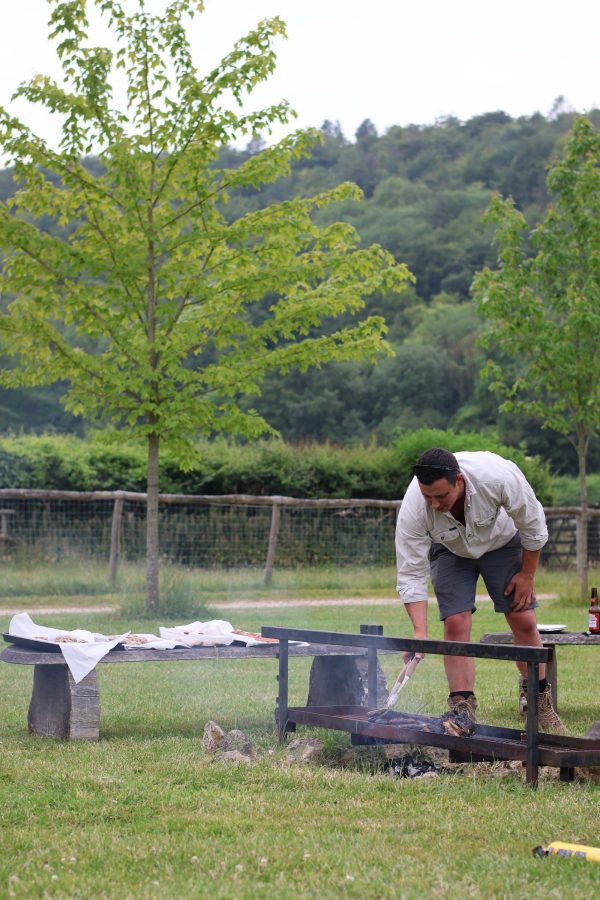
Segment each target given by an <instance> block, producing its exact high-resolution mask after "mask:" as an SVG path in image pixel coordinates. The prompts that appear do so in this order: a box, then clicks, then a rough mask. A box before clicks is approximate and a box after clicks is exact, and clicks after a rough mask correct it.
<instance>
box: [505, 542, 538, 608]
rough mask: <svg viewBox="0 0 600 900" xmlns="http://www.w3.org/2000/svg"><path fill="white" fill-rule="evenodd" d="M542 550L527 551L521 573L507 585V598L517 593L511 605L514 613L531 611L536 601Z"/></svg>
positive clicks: (524, 553)
mask: <svg viewBox="0 0 600 900" xmlns="http://www.w3.org/2000/svg"><path fill="white" fill-rule="evenodd" d="M540 553H541V550H525V548H523V562H522V565H521V571H520V572H517V574H516V575H514V576H513V577H512V578H511V580H510V581H509V582H508V584H507V585H506V590H505V591H504V594H505V596H508V595H509V594H512V592H513V591H514V592H515V599H514V600H513V602H512V603H511V604H510V606H511V609H512V610H513V612H521V611H522V610H524V609H529V607H530V606H531V605H532V603H533V601H534V600H535V573H536V570H537V565H538V561H539V558H540Z"/></svg>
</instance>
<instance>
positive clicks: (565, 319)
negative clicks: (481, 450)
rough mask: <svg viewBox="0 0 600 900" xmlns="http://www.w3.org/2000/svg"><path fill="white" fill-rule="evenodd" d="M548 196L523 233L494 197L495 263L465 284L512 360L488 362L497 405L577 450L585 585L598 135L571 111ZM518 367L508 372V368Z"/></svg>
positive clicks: (491, 341) (595, 368)
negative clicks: (533, 420) (539, 216)
mask: <svg viewBox="0 0 600 900" xmlns="http://www.w3.org/2000/svg"><path fill="white" fill-rule="evenodd" d="M547 183H548V189H549V191H550V193H551V195H552V196H553V198H554V199H553V203H552V205H551V206H550V208H549V210H548V213H547V215H546V216H545V218H544V219H543V221H542V222H541V223H540V224H539V225H537V226H536V228H535V229H534V230H533V231H532V232H531V235H530V245H531V246H530V245H529V243H528V242H527V241H525V240H524V239H523V232H525V231H526V230H527V223H526V221H525V219H524V217H523V215H522V214H521V213H520V212H519V211H518V210H517V209H516V208H515V206H514V203H513V202H512V200H510V199H509V200H503V199H501V198H500V197H496V198H495V199H494V200H493V201H492V204H491V206H490V208H489V210H488V212H487V214H486V216H487V219H488V220H489V221H491V222H493V223H495V225H496V229H497V243H498V254H499V267H498V268H497V269H496V270H494V271H492V270H490V269H487V268H486V269H483V271H481V272H480V273H479V274H478V275H477V276H476V277H475V280H474V283H473V293H474V296H475V298H476V299H477V301H478V304H479V310H480V312H481V314H482V315H483V317H484V318H485V319H486V320H487V322H488V329H487V331H486V332H485V334H484V338H483V341H484V345H485V346H486V347H487V348H494V349H497V350H499V351H500V353H501V354H502V355H504V356H505V358H508V359H509V360H514V361H515V362H516V363H517V365H515V366H514V367H511V368H510V370H509V367H508V366H505V367H504V368H503V367H502V366H501V365H499V364H498V363H493V362H491V363H489V364H488V366H487V368H486V370H484V371H486V372H487V374H488V375H489V374H491V375H492V377H493V385H492V387H493V388H494V389H495V390H497V391H498V392H499V393H500V394H501V395H503V396H504V397H505V400H504V402H503V404H502V406H501V407H500V408H501V409H502V410H508V411H514V412H517V413H519V412H523V413H526V414H529V415H533V416H535V417H537V418H539V419H541V420H542V422H543V423H544V427H547V428H551V429H553V430H554V431H557V432H559V433H561V434H564V435H566V436H567V437H568V438H569V439H570V441H571V443H572V444H573V445H574V447H575V449H576V451H577V458H578V462H579V490H580V503H581V519H580V525H581V533H580V542H579V556H578V563H579V576H580V581H581V592H582V598H585V597H586V596H587V593H588V585H587V562H588V545H587V525H588V500H587V485H586V457H587V451H588V446H589V443H590V440H591V439H592V437H593V436H594V435H595V434H597V433H598V429H599V428H600V352H599V339H600V134H598V132H597V131H596V130H595V129H594V127H593V126H592V124H591V123H590V122H589V121H588V120H587V119H586V118H585V117H581V118H578V119H577V120H576V122H575V124H574V127H573V131H572V133H571V135H570V136H569V139H568V142H567V144H566V147H565V150H564V154H563V156H562V158H561V159H560V160H558V161H557V162H555V163H554V164H553V165H552V166H551V168H550V170H549V173H548V179H547ZM515 373H516V374H515Z"/></svg>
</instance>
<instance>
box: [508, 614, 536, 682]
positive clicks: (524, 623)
mask: <svg viewBox="0 0 600 900" xmlns="http://www.w3.org/2000/svg"><path fill="white" fill-rule="evenodd" d="M505 616H506V621H507V622H508V627H509V628H510V630H511V631H512V634H513V639H514V643H515V644H517V645H520V646H528V647H542V646H543V644H542V639H541V637H540V633H539V631H538V627H537V620H536V617H535V610H533V609H525V610H523V612H511V613H505ZM516 665H517V669H518V670H519V672H520V673H521V675H522V676H523V678H526V677H527V663H524V662H518V663H517V664H516ZM545 677H546V666H545V665H544V664H543V663H541V664H540V680H541V679H543V678H545Z"/></svg>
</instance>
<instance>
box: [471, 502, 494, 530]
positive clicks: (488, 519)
mask: <svg viewBox="0 0 600 900" xmlns="http://www.w3.org/2000/svg"><path fill="white" fill-rule="evenodd" d="M499 512H500V507H497V508H496V509H494V510H492V511H491V512H490V511H489V510H485V511H483V510H482V511H481V513H480V514H479V515H478V517H477V518H476V519H475V518H474V519H473V527H474V528H476V529H479V528H490V527H491V526H492V525H493V524H494V522H495V521H496V519H497V518H498V513H499Z"/></svg>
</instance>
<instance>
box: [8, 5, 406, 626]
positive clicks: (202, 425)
mask: <svg viewBox="0 0 600 900" xmlns="http://www.w3.org/2000/svg"><path fill="white" fill-rule="evenodd" d="M49 3H50V6H51V7H52V12H51V18H50V27H51V38H53V39H55V40H56V41H57V51H58V56H59V58H60V61H61V64H62V69H63V83H62V84H59V83H56V82H55V81H53V80H52V79H50V78H48V77H45V76H41V75H40V76H37V77H36V78H34V79H33V80H32V81H31V82H30V83H27V84H23V85H21V86H20V87H19V88H18V90H17V91H16V94H15V96H16V97H21V98H25V99H26V100H28V101H30V102H32V103H36V104H41V105H42V106H43V107H46V109H48V110H50V111H51V112H52V113H53V114H55V115H56V116H59V117H61V120H62V140H61V144H60V148H59V150H53V149H52V148H51V147H50V146H49V145H48V143H47V142H46V141H45V140H44V139H43V138H41V137H39V136H36V135H34V134H33V133H32V132H31V131H30V130H29V129H28V128H27V127H26V126H25V125H24V124H23V123H22V122H21V121H19V120H18V119H16V118H14V117H13V116H12V115H10V114H9V112H8V111H7V110H5V109H2V110H0V146H1V147H2V148H3V151H4V155H5V157H6V158H7V159H8V160H9V161H10V162H11V163H12V165H13V166H14V177H15V181H16V185H17V189H16V191H15V193H14V196H13V197H12V198H10V199H9V200H8V201H7V202H6V203H3V204H2V205H1V206H0V250H1V252H2V254H3V260H2V271H1V274H0V290H1V292H2V295H3V296H4V297H5V298H7V297H8V298H10V303H9V304H8V307H7V308H6V311H5V313H4V314H3V315H2V318H1V321H0V334H1V335H2V347H1V349H2V351H3V352H4V353H8V354H11V356H12V357H13V358H14V362H15V365H14V368H13V369H12V370H10V371H7V372H4V373H3V379H2V380H3V382H4V384H6V385H9V386H14V385H36V384H45V383H50V382H55V381H65V382H67V384H68V391H67V393H66V396H65V398H64V402H65V405H66V407H67V408H68V409H69V410H71V411H72V412H75V413H78V414H81V415H84V416H86V417H89V418H92V419H95V420H101V421H104V422H107V423H112V424H115V423H116V424H117V426H119V427H121V428H125V429H128V430H129V431H130V432H131V433H133V434H135V435H137V436H139V437H141V438H143V439H144V440H145V441H146V442H147V447H148V507H147V554H148V557H147V587H148V607H149V609H150V610H156V609H157V608H158V604H159V587H158V559H159V544H158V497H159V476H158V471H159V448H160V445H161V443H162V442H168V443H169V444H170V445H171V446H172V447H175V448H177V449H178V451H179V454H180V458H181V460H182V463H183V464H187V465H190V464H191V463H193V449H192V444H191V441H192V440H193V438H194V436H195V435H197V434H198V433H199V432H203V433H206V434H215V433H218V432H225V433H228V434H237V435H243V436H246V437H247V438H253V437H255V436H256V435H258V434H259V433H261V432H264V431H267V430H269V426H268V424H267V422H266V421H265V420H264V419H263V418H261V417H260V416H259V415H258V414H257V413H256V412H253V411H250V412H244V411H243V410H242V409H241V408H240V405H239V403H238V401H239V399H240V398H241V397H243V396H244V395H248V394H258V393H259V391H260V382H261V379H262V378H263V376H264V375H265V374H266V373H267V372H270V371H273V370H275V371H279V372H285V371H287V370H289V369H290V368H291V367H298V368H299V369H300V370H305V369H307V368H308V367H309V366H319V365H321V364H322V363H323V362H325V361H327V360H348V359H363V358H368V359H372V360H373V359H375V358H376V356H377V355H378V354H380V353H381V352H391V351H390V349H389V347H388V345H387V344H386V342H385V339H384V334H385V325H384V322H383V320H382V319H381V318H378V317H367V318H365V319H363V320H361V321H358V323H357V324H353V325H351V326H349V327H344V328H341V329H339V330H337V331H335V330H333V329H331V328H328V330H327V332H326V333H322V332H319V330H318V329H319V325H320V324H321V323H322V322H323V321H324V320H326V321H328V322H329V323H330V322H331V320H332V319H335V317H336V316H338V315H339V314H341V313H347V312H349V311H350V312H357V311H360V310H361V309H363V308H364V305H365V298H366V297H368V296H369V295H371V294H373V293H374V292H377V291H396V290H400V289H401V288H402V287H403V286H404V284H405V282H406V281H407V279H409V278H410V277H411V276H410V273H409V272H408V270H407V268H406V267H405V266H404V265H401V264H397V263H396V262H395V260H394V259H393V257H392V256H391V255H390V254H389V253H387V252H386V251H384V250H382V248H381V247H379V246H376V245H373V246H370V247H366V248H361V247H359V244H358V237H357V234H356V233H355V231H354V230H353V229H352V228H351V227H350V226H348V225H346V224H343V223H340V222H336V223H334V224H331V225H328V226H326V227H317V226H316V225H315V222H314V212H315V211H316V210H317V209H319V208H320V207H323V206H327V205H328V204H331V203H333V202H335V201H338V200H343V199H347V198H349V197H357V196H358V195H359V192H358V190H357V188H356V187H355V186H353V185H350V184H342V185H340V186H339V187H337V188H335V189H333V190H330V191H327V192H326V193H323V194H320V195H319V196H316V197H311V198H309V199H306V198H293V199H291V200H289V201H286V202H282V203H277V204H273V205H270V206H267V207H266V208H263V209H259V210H258V211H255V212H249V213H247V214H245V215H242V216H240V217H238V218H237V219H235V220H233V221H229V220H228V219H227V216H226V212H227V202H228V199H229V198H230V197H232V196H233V195H234V194H235V192H236V191H246V192H248V191H259V190H260V188H261V186H263V185H265V184H269V183H271V182H273V181H275V180H276V179H278V178H279V177H281V176H284V175H286V174H288V173H289V172H290V168H291V164H292V162H293V161H294V160H296V159H299V158H300V157H302V156H305V155H307V154H309V152H310V148H311V146H312V144H313V143H314V141H315V139H316V133H315V132H311V131H307V132H296V133H292V134H291V135H290V136H288V137H286V138H284V139H283V140H282V141H280V142H279V143H277V144H276V145H274V146H270V147H266V148H264V149H262V150H261V151H260V152H258V153H256V154H252V155H250V156H248V158H247V159H246V160H245V161H244V162H243V163H242V164H241V165H239V166H237V167H233V168H229V169H227V168H219V167H218V156H219V150H220V149H221V148H222V147H224V146H225V145H227V144H228V143H230V142H231V141H232V140H233V139H234V138H235V137H238V136H239V135H243V134H246V135H249V136H250V137H251V136H253V135H257V134H259V133H263V132H265V131H266V132H268V131H269V129H270V127H271V126H272V125H273V124H274V123H277V122H279V123H280V122H287V121H288V120H289V117H290V115H291V111H290V109H289V107H288V105H287V103H285V102H283V103H281V104H278V105H274V106H272V107H269V108H267V109H264V110H262V111H259V112H250V113H245V112H244V110H243V104H244V101H245V99H246V96H247V95H248V94H249V93H250V92H251V91H252V89H253V88H254V87H255V85H256V84H257V83H259V82H261V81H264V80H265V79H266V78H267V77H268V76H269V75H270V74H271V72H272V71H273V69H274V66H275V54H274V50H273V42H274V40H275V39H276V38H277V37H278V36H281V35H284V34H285V28H284V25H283V23H282V22H281V21H280V20H279V19H278V18H273V19H270V20H265V21H262V22H260V23H259V25H258V26H257V28H256V29H255V30H254V31H252V32H251V33H250V34H248V35H247V36H246V37H244V38H243V39H241V40H240V41H239V42H238V43H236V44H235V46H234V48H233V50H232V51H231V52H230V53H229V54H228V55H227V56H226V57H225V58H224V59H223V60H222V61H221V63H220V64H219V65H218V66H217V67H216V68H215V69H213V70H212V71H210V72H209V73H208V74H206V75H200V74H199V73H198V72H197V70H196V68H195V66H194V62H193V60H192V55H191V50H190V46H189V42H188V39H187V36H186V30H185V27H184V22H185V21H186V19H187V17H192V16H193V15H194V14H195V13H196V12H198V11H199V12H201V11H202V9H203V3H202V2H200V0H171V2H170V3H169V4H168V5H167V6H166V7H165V9H164V12H163V13H162V14H160V15H151V14H150V13H148V12H147V11H146V9H145V7H144V3H143V0H137V2H136V3H135V6H136V9H135V10H134V11H133V12H128V11H127V10H126V4H122V3H120V2H118V0H93V2H92V3H86V0H67V2H60V0H49ZM90 6H92V7H96V9H97V10H98V11H99V12H100V13H101V14H102V15H103V16H104V17H105V18H106V19H107V20H108V24H109V26H110V29H111V31H112V34H113V36H114V41H115V44H116V49H115V50H114V52H113V51H112V50H109V49H107V48H106V47H95V46H93V45H92V44H91V43H90V41H89V40H88V33H89V22H88V16H87V12H88V7H90ZM115 71H117V72H119V71H120V73H121V74H122V75H124V77H125V80H126V85H127V93H126V103H125V106H124V108H122V109H120V108H118V107H117V105H116V102H115V100H114V97H113V91H112V89H111V79H113V76H114V75H115ZM228 102H229V106H228ZM92 153H93V154H96V155H97V159H96V160H94V165H91V163H90V161H89V160H88V161H87V163H86V159H85V157H86V155H89V154H92ZM259 306H260V311H261V313H260V315H256V314H254V315H253V310H255V309H257V308H258V307H259Z"/></svg>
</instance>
